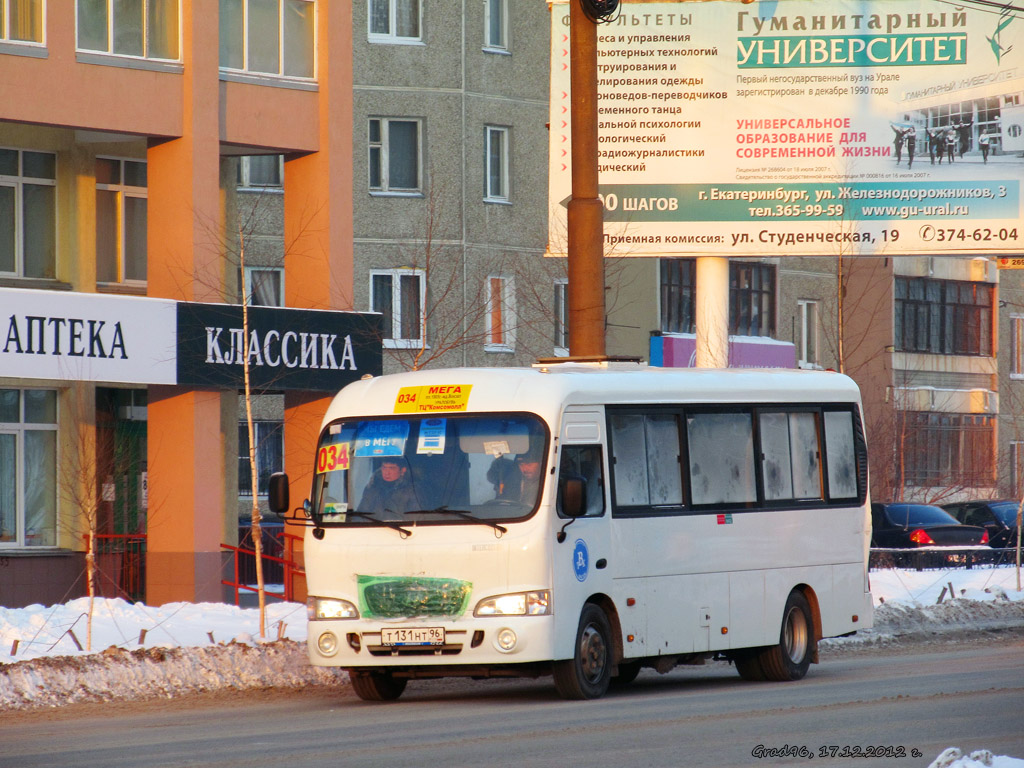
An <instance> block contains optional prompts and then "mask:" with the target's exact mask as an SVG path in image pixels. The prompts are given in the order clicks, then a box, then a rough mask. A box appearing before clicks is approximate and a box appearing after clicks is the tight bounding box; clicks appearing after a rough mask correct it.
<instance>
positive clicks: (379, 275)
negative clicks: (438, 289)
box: [370, 269, 427, 349]
mask: <svg viewBox="0 0 1024 768" xmlns="http://www.w3.org/2000/svg"><path fill="white" fill-rule="evenodd" d="M426 298H427V281H426V274H425V273H424V272H423V270H420V269H388V270H370V311H371V312H380V313H381V314H382V315H384V346H385V347H390V348H392V349H396V348H403V349H412V348H418V347H422V346H424V345H425V343H426V339H425V336H426V332H425V329H426V316H425V315H424V307H425V305H426Z"/></svg>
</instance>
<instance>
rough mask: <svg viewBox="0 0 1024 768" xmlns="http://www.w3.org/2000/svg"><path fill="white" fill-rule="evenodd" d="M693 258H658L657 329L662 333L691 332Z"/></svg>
mask: <svg viewBox="0 0 1024 768" xmlns="http://www.w3.org/2000/svg"><path fill="white" fill-rule="evenodd" d="M696 284H697V262H696V261H694V260H693V259H662V260H661V330H662V332H664V333H693V332H694V327H695V325H694V306H693V303H694V286H695V285H696Z"/></svg>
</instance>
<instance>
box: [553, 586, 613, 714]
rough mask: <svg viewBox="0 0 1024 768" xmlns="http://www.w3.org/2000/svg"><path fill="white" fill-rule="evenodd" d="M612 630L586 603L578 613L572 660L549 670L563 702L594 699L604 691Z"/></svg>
mask: <svg viewBox="0 0 1024 768" xmlns="http://www.w3.org/2000/svg"><path fill="white" fill-rule="evenodd" d="M611 636H612V630H611V625H610V624H609V623H608V617H607V616H605V615H604V611H602V610H601V609H600V608H599V607H598V606H596V605H594V604H593V603H588V604H587V605H585V606H583V613H582V614H580V623H579V627H578V628H577V630H576V644H575V646H574V651H573V657H572V658H571V659H566V660H564V661H556V662H555V663H554V666H553V667H552V671H553V673H554V678H555V688H556V689H557V690H558V693H559V695H560V696H561V697H562V698H563V699H598V698H600V697H602V696H604V694H605V693H607V691H608V685H609V682H610V680H611V673H612V643H611Z"/></svg>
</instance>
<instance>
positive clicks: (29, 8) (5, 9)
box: [0, 0, 43, 43]
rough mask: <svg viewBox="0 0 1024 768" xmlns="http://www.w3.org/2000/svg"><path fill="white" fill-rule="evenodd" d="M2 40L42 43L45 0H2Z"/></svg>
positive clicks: (0, 6) (0, 32) (0, 40)
mask: <svg viewBox="0 0 1024 768" xmlns="http://www.w3.org/2000/svg"><path fill="white" fill-rule="evenodd" d="M0 42H5V43H42V42H43V0H0Z"/></svg>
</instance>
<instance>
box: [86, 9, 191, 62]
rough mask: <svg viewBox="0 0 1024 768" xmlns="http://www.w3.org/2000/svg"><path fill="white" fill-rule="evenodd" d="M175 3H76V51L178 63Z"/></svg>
mask: <svg viewBox="0 0 1024 768" xmlns="http://www.w3.org/2000/svg"><path fill="white" fill-rule="evenodd" d="M178 24H179V22H178V0H146V2H142V0H136V2H123V0H78V48H79V50H83V51H96V52H99V53H109V54H114V55H117V56H131V57H133V58H141V59H161V60H165V61H178V60H179V59H180V58H181V52H180V46H179V42H178V39H179V31H178Z"/></svg>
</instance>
